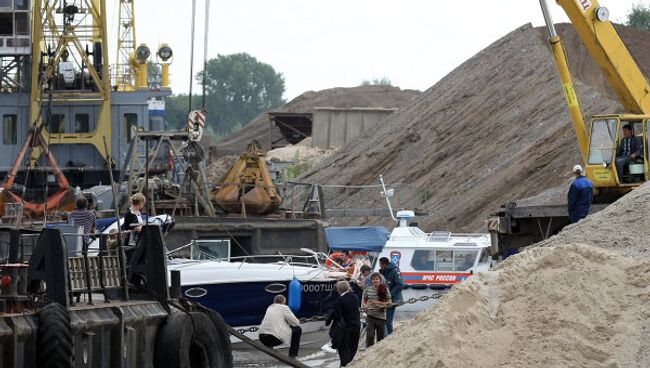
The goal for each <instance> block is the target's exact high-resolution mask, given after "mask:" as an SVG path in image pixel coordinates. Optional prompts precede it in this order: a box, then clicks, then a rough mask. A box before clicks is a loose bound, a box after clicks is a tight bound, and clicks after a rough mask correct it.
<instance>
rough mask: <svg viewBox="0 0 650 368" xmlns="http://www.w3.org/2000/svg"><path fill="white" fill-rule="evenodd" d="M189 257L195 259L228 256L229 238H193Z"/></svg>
mask: <svg viewBox="0 0 650 368" xmlns="http://www.w3.org/2000/svg"><path fill="white" fill-rule="evenodd" d="M190 258H191V259H195V260H204V259H224V260H227V259H229V258H230V239H214V240H194V241H193V242H192V246H191V248H190Z"/></svg>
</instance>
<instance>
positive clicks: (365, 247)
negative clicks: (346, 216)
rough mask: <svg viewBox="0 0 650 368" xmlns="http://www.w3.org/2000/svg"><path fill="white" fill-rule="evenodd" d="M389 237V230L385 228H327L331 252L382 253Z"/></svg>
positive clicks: (326, 234) (326, 236) (326, 235)
mask: <svg viewBox="0 0 650 368" xmlns="http://www.w3.org/2000/svg"><path fill="white" fill-rule="evenodd" d="M388 235H389V232H388V230H386V228H385V227H383V226H358V227H328V228H325V239H327V244H328V245H329V247H330V250H350V251H354V250H362V251H367V252H381V250H382V249H383V248H384V244H386V240H388Z"/></svg>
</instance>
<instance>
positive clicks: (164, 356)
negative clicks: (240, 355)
mask: <svg viewBox="0 0 650 368" xmlns="http://www.w3.org/2000/svg"><path fill="white" fill-rule="evenodd" d="M228 341H229V342H230V340H228ZM220 343H221V338H220V337H219V333H218V332H217V328H216V326H215V324H214V323H213V322H212V320H211V318H210V317H209V316H208V315H207V314H205V313H201V312H190V313H172V314H171V315H170V316H169V317H167V321H166V323H165V324H164V325H163V326H162V327H161V328H160V330H159V331H158V336H157V337H156V347H155V350H154V367H156V368H162V367H168V368H222V367H223V368H229V367H231V366H232V363H231V365H230V366H227V365H225V364H227V362H228V359H227V356H226V355H225V352H224V351H223V350H222V349H221V348H220ZM228 352H230V351H228ZM231 362H232V358H231Z"/></svg>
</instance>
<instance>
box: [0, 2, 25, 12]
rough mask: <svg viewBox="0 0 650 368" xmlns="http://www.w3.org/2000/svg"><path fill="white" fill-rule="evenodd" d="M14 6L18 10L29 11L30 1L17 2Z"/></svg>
mask: <svg viewBox="0 0 650 368" xmlns="http://www.w3.org/2000/svg"><path fill="white" fill-rule="evenodd" d="M0 1H2V0H0ZM14 4H15V7H14V9H16V10H29V0H15V1H14Z"/></svg>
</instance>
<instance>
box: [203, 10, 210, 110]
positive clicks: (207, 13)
mask: <svg viewBox="0 0 650 368" xmlns="http://www.w3.org/2000/svg"><path fill="white" fill-rule="evenodd" d="M209 30H210V0H205V29H204V32H203V75H202V77H201V84H202V87H203V91H202V95H201V109H202V110H203V111H204V112H205V80H206V79H207V73H208V33H209Z"/></svg>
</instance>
